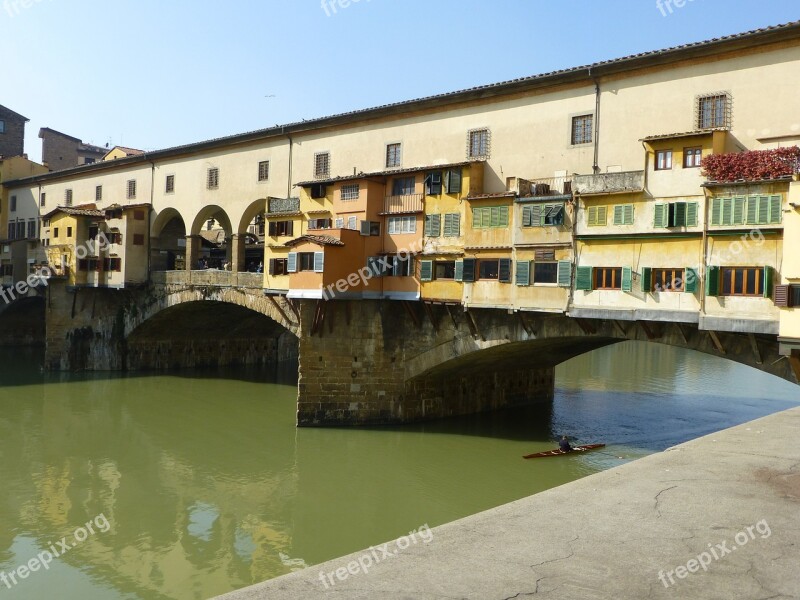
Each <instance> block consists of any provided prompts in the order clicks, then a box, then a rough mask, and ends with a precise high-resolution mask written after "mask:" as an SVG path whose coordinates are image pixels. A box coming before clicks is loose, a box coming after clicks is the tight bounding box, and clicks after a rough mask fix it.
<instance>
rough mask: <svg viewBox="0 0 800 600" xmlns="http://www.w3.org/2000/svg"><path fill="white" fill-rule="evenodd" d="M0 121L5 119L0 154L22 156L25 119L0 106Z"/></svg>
mask: <svg viewBox="0 0 800 600" xmlns="http://www.w3.org/2000/svg"><path fill="white" fill-rule="evenodd" d="M0 121H5V133H0V156H5V157H11V156H22V155H23V154H24V153H25V119H20V118H19V116H18V115H16V114H15V113H13V112H11V111H9V110H8V109H5V108H3V107H2V106H0ZM3 234H4V235H5V232H3Z"/></svg>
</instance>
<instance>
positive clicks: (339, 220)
mask: <svg viewBox="0 0 800 600" xmlns="http://www.w3.org/2000/svg"><path fill="white" fill-rule="evenodd" d="M335 228H336V229H344V217H336V225H335Z"/></svg>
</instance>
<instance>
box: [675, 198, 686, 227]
mask: <svg viewBox="0 0 800 600" xmlns="http://www.w3.org/2000/svg"><path fill="white" fill-rule="evenodd" d="M674 210H675V227H686V202H676V203H675V209H674Z"/></svg>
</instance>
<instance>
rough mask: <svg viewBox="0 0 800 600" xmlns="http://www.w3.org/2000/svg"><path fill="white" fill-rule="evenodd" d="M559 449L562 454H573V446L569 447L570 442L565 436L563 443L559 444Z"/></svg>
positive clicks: (562, 437) (562, 439) (562, 438)
mask: <svg viewBox="0 0 800 600" xmlns="http://www.w3.org/2000/svg"><path fill="white" fill-rule="evenodd" d="M558 447H559V448H560V449H561V451H562V452H572V446H570V445H569V440H568V439H567V436H565V435H562V436H561V441H560V442H559V443H558Z"/></svg>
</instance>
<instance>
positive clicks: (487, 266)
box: [478, 260, 500, 279]
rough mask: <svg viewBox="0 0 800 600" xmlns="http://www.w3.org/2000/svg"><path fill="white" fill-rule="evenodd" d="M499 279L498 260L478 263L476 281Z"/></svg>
mask: <svg viewBox="0 0 800 600" xmlns="http://www.w3.org/2000/svg"><path fill="white" fill-rule="evenodd" d="M499 278H500V261H499V260H480V261H478V279H499Z"/></svg>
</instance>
